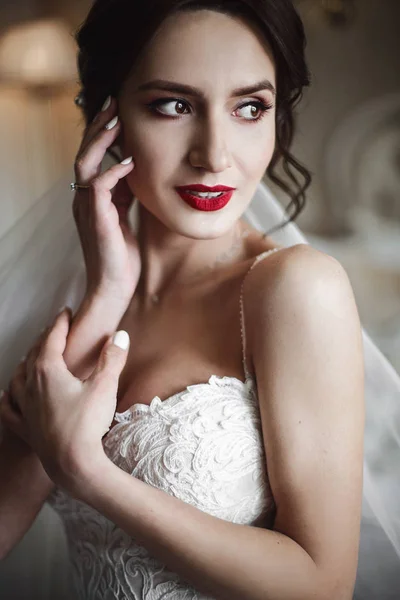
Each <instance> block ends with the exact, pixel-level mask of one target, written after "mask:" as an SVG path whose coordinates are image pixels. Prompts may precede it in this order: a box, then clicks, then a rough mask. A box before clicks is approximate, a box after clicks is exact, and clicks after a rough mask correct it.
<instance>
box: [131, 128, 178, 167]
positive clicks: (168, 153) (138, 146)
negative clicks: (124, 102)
mask: <svg viewBox="0 0 400 600" xmlns="http://www.w3.org/2000/svg"><path fill="white" fill-rule="evenodd" d="M124 148H125V153H126V154H127V155H128V154H132V156H133V159H134V161H135V165H136V166H135V169H134V171H132V175H134V174H135V172H136V173H137V175H138V177H141V176H142V175H143V176H149V175H150V174H151V173H155V172H157V173H159V172H160V169H161V170H168V163H171V162H172V160H173V157H174V156H176V155H177V154H176V152H175V149H174V147H173V140H172V141H171V137H170V136H166V135H165V134H163V133H162V132H161V131H160V128H157V127H154V125H152V126H147V127H146V126H145V125H143V126H140V124H138V125H137V126H136V127H132V128H130V129H129V130H128V131H126V133H125V136H124Z"/></svg>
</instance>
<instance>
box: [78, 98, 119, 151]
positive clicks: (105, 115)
mask: <svg viewBox="0 0 400 600" xmlns="http://www.w3.org/2000/svg"><path fill="white" fill-rule="evenodd" d="M107 102H108V106H107ZM117 109H118V106H117V101H116V99H115V98H111V96H109V97H108V98H107V99H106V101H105V102H104V104H103V106H102V107H101V109H100V110H99V112H98V113H97V114H96V116H95V117H94V119H93V120H92V121H91V123H88V124H87V126H86V128H85V131H84V134H83V137H82V140H81V144H80V147H79V150H78V152H77V155H78V156H79V155H80V154H81V153H82V152H83V151H84V150H85V149H86V147H87V146H88V144H89V143H90V142H91V141H92V140H93V138H94V137H95V136H96V135H97V134H98V133H99V132H100V131H101V130H102V129H103V128H104V127H105V126H106V125H107V123H108V122H109V121H111V119H112V118H113V117H114V116H115V115H116V112H117Z"/></svg>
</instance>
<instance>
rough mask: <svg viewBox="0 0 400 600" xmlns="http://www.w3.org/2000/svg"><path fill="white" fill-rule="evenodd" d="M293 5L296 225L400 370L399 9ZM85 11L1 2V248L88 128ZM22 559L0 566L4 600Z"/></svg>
mask: <svg viewBox="0 0 400 600" xmlns="http://www.w3.org/2000/svg"><path fill="white" fill-rule="evenodd" d="M294 2H295V4H296V5H297V7H298V9H299V12H300V14H301V16H302V17H303V21H304V25H305V28H306V33H307V38H308V46H307V57H308V62H309V67H310V70H311V75H312V86H311V88H310V89H308V90H306V92H305V94H304V98H303V101H302V103H301V104H300V106H299V108H298V111H297V112H298V131H297V135H296V139H295V144H294V154H295V156H296V157H297V158H298V159H299V160H300V161H301V162H302V163H303V164H305V165H306V166H307V167H308V168H309V169H310V170H311V171H312V173H313V177H314V179H313V184H312V187H311V189H310V190H309V193H308V201H307V205H306V208H305V209H304V211H303V213H302V214H301V215H300V217H299V218H298V219H297V223H298V224H299V226H300V227H301V229H302V230H303V231H304V233H305V235H306V236H307V238H308V240H309V241H310V243H311V244H312V245H314V246H316V247H317V248H319V249H321V250H323V251H324V252H327V253H328V254H331V255H332V256H335V257H336V258H338V260H340V262H341V263H342V265H343V266H344V267H345V269H346V271H347V273H348V275H349V277H350V280H351V283H352V285H353V289H354V293H355V296H356V301H357V305H358V309H359V312H360V317H361V321H362V324H363V326H364V328H365V330H366V331H367V333H368V334H369V335H370V336H371V338H372V339H373V341H374V342H375V343H376V344H377V346H378V347H379V348H380V350H381V351H382V352H383V354H384V355H385V356H386V357H387V358H388V359H389V361H390V362H391V363H392V364H393V366H394V367H395V369H396V370H397V371H398V372H400V34H399V31H400V1H399V0H294ZM90 5H91V1H89V0H68V2H67V1H66V0H65V1H59V2H54V1H53V0H52V1H50V0H0V132H1V135H0V181H1V201H0V202H1V205H0V238H1V237H2V236H3V235H4V234H5V233H6V232H7V231H9V230H10V228H12V227H13V225H14V224H16V223H17V222H18V220H19V219H20V218H21V217H22V216H23V215H24V214H25V213H26V211H27V210H28V209H29V207H30V206H31V204H32V203H34V202H35V200H36V199H37V198H38V197H39V196H41V194H43V193H44V192H45V191H46V190H48V188H49V187H50V186H51V185H52V184H54V183H55V182H56V181H57V180H58V179H59V177H61V176H62V175H64V174H65V173H66V171H67V170H68V169H70V168H71V166H72V164H73V160H74V156H75V154H76V151H77V149H78V146H79V143H80V140H81V135H82V131H83V121H82V117H81V114H80V111H79V110H78V108H77V107H76V106H75V104H74V98H75V96H76V94H77V92H78V90H79V86H78V84H77V72H76V56H75V52H76V50H75V43H74V41H73V35H72V34H73V32H74V30H75V29H76V28H77V27H78V25H79V24H80V23H81V22H82V21H83V20H84V18H85V16H86V14H87V11H88V9H89V7H90ZM266 183H267V184H268V185H270V183H269V182H268V180H266ZM270 187H271V189H272V190H273V191H274V192H275V193H276V195H277V197H278V199H279V200H281V202H282V204H283V206H287V204H288V199H287V197H286V196H285V195H283V194H282V192H281V191H280V190H279V189H277V188H275V187H274V186H273V185H272V184H271V185H270ZM44 510H45V511H50V509H47V508H45V509H44ZM43 518H46V519H47V520H49V519H52V518H53V519H54V518H55V516H54V515H53V516H52V515H50V512H46V515H45V517H43ZM35 526H36V525H35ZM29 535H30V534H28V535H27V536H26V538H25V539H24V540H23V542H22V544H25V547H26V548H28V549H29V544H30V540H31V539H33V537H29ZM17 551H18V549H17ZM21 556H22V555H21ZM17 558H18V554H17V553H14V554H13V555H11V556H10V557H9V559H7V560H8V562H7V561H6V562H5V563H3V564H1V565H0V596H1V589H2V582H3V585H5V583H4V582H5V577H11V578H12V577H17V574H18V569H19V563H18V560H17ZM43 559H44V562H45V564H46V565H47V567H45V568H47V570H48V573H47V575H49V572H50V571H51V570H52V571H53V573H54V574H53V577H55V578H57V577H59V576H62V575H61V572H62V569H60V571H57V568H56V567H57V565H56V564H55V562H54V561H55V560H56V558H55V557H50V556H48V557H43ZM51 560H53V562H51ZM6 563H7V564H6ZM32 568H33V567H32ZM13 569H14V571H13ZM21 586H22V587H23V582H21ZM22 587H21V589H22ZM3 589H5V587H3ZM7 589H8V587H7ZM27 593H28V592H27ZM21 594H22V595H21V596H17V595H15V596H13V597H15V598H17V597H21V598H22V597H24V596H23V592H22V591H21ZM32 594H33V592H32V589H30V595H28V596H26V597H29V598H33V597H34V595H32ZM2 597H3V596H2ZM38 597H42V598H45V597H46V596H45V592H43V595H42V596H38Z"/></svg>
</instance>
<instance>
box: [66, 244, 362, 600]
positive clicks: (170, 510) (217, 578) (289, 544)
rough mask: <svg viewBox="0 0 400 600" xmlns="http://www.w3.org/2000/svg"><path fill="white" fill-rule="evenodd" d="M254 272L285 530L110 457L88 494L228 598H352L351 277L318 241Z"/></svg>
mask: <svg viewBox="0 0 400 600" xmlns="http://www.w3.org/2000/svg"><path fill="white" fill-rule="evenodd" d="M256 272H257V274H256ZM248 279H249V280H250V279H251V281H252V283H251V284H250V282H249V281H248V284H249V286H250V287H251V288H252V289H253V290H255V293H254V294H252V299H253V300H252V301H250V302H249V301H246V299H245V303H246V304H247V305H248V306H247V314H248V315H252V316H251V325H250V327H249V328H248V330H249V333H250V338H251V348H252V350H253V361H254V365H255V370H256V376H257V382H258V396H259V402H260V412H261V417H262V424H263V436H264V440H265V450H266V456H267V462H268V472H269V478H270V483H271V488H272V492H273V495H274V498H275V501H276V505H277V516H276V521H275V525H274V529H275V531H269V530H263V529H260V528H256V527H250V526H244V525H237V524H233V523H230V522H227V521H224V520H221V519H218V518H216V517H213V516H210V515H208V514H206V513H204V512H202V511H200V510H199V509H197V508H195V507H193V506H191V505H189V504H186V503H184V502H183V501H181V500H179V499H177V498H174V497H172V496H170V495H168V494H166V493H165V492H163V491H161V490H159V489H157V488H153V487H151V486H149V485H147V484H145V483H143V482H141V481H139V480H137V479H134V478H132V476H130V475H129V474H128V473H125V472H124V471H122V470H120V469H119V468H118V467H116V466H115V465H114V464H113V463H112V462H111V461H109V460H108V459H107V458H106V456H105V455H104V457H103V459H102V460H100V461H99V462H97V464H96V466H92V467H91V468H89V466H88V467H87V468H86V472H85V473H83V472H81V473H80V474H79V478H80V481H78V482H77V484H76V486H77V487H76V490H79V492H78V491H76V495H79V497H80V498H81V499H82V500H83V501H85V502H86V503H88V504H90V505H91V506H93V507H94V508H95V509H96V510H98V511H99V512H100V513H102V514H103V515H104V516H106V517H107V518H108V519H110V520H111V521H113V522H114V523H115V524H116V525H118V526H119V527H120V528H122V529H123V530H125V531H126V532H127V533H128V534H129V535H131V536H132V537H133V538H135V539H136V540H137V541H138V542H139V543H141V544H142V545H144V546H145V547H146V548H147V549H148V551H149V552H150V553H151V554H153V555H154V556H155V557H157V558H158V559H159V560H161V561H162V562H163V563H164V564H166V565H167V567H168V568H169V569H171V570H172V571H175V572H177V573H178V574H180V576H181V577H183V578H184V579H186V580H187V581H188V582H189V583H191V584H192V585H194V586H195V587H196V588H198V589H199V590H201V591H203V592H204V593H207V594H210V595H212V596H214V597H216V598H220V599H226V600H350V598H351V596H352V590H353V587H354V581H355V573H356V567H357V555H358V543H359V528H360V518H361V494H362V464H363V429H364V388H363V385H364V379H363V353H362V338H361V329H360V323H359V318H358V313H357V309H356V305H355V302H354V297H353V295H352V290H351V286H350V284H349V281H348V279H347V276H346V273H345V271H344V270H343V269H342V267H341V266H340V264H339V263H337V261H335V260H334V259H332V258H331V257H327V256H326V255H323V254H322V253H317V251H315V250H312V249H308V248H305V249H303V248H302V249H299V248H296V249H295V248H293V249H291V250H290V251H289V252H287V253H285V258H284V259H283V260H282V259H281V258H280V259H279V260H278V256H276V257H274V258H273V262H272V261H269V262H268V270H267V261H266V262H265V264H264V265H263V267H261V266H260V267H259V268H257V269H254V270H253V274H252V277H251V278H250V277H249V278H248ZM248 300H250V298H248ZM92 465H94V463H92ZM79 478H78V479H79Z"/></svg>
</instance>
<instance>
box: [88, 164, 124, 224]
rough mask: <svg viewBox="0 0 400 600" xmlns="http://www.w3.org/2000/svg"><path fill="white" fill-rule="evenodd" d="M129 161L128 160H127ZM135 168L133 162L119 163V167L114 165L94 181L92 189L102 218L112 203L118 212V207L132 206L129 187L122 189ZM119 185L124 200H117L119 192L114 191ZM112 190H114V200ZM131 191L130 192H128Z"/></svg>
mask: <svg viewBox="0 0 400 600" xmlns="http://www.w3.org/2000/svg"><path fill="white" fill-rule="evenodd" d="M130 158H131V157H130ZM125 160H128V159H125ZM133 168H134V163H133V161H131V162H130V163H128V164H122V163H119V164H118V165H114V166H112V167H110V168H109V169H107V171H105V172H104V173H102V174H101V175H99V176H98V177H96V179H95V180H94V181H92V189H93V192H94V195H95V198H96V200H95V207H96V209H97V211H98V214H99V216H102V215H103V214H104V213H105V212H107V211H108V210H109V207H110V204H111V202H113V203H114V205H115V206H116V208H117V210H118V206H117V205H119V206H121V209H122V208H123V206H124V205H126V204H128V203H129V204H131V203H132V199H133V195H132V193H131V195H130V196H129V192H130V190H129V187H128V186H126V187H127V189H125V190H124V189H123V188H122V182H123V181H124V178H125V177H126V176H127V174H128V173H130V171H131V170H132V169H133ZM117 185H119V189H120V190H121V191H122V198H121V199H119V198H118V199H117V191H116V190H115V189H114V188H116V186H117ZM111 190H114V198H115V200H114V199H113V193H112V191H111ZM128 190H129V191H128Z"/></svg>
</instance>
